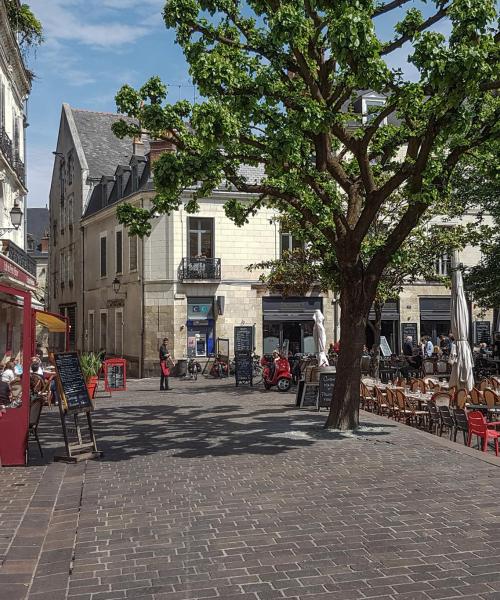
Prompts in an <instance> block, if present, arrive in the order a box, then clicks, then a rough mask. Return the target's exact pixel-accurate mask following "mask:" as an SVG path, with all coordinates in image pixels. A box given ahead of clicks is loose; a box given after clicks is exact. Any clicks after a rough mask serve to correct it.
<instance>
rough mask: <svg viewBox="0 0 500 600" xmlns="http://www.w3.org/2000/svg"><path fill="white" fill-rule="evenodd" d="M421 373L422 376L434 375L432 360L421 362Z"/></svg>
mask: <svg viewBox="0 0 500 600" xmlns="http://www.w3.org/2000/svg"><path fill="white" fill-rule="evenodd" d="M422 373H423V374H424V376H426V375H434V361H433V360H423V361H422Z"/></svg>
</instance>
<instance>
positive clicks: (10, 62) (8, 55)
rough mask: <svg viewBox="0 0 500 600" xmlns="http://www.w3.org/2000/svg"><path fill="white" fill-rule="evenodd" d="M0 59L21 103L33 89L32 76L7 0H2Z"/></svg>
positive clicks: (0, 1)
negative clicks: (20, 47) (10, 16)
mask: <svg viewBox="0 0 500 600" xmlns="http://www.w3.org/2000/svg"><path fill="white" fill-rule="evenodd" d="M0 32H1V36H2V40H1V43H0V61H1V66H2V70H3V71H4V73H5V74H6V76H7V77H8V78H9V79H10V80H11V82H12V83H13V84H14V85H13V86H12V87H13V91H14V94H15V95H16V96H17V100H18V102H19V105H20V106H22V103H23V100H24V98H25V97H26V96H28V95H29V93H30V91H31V77H30V74H29V71H28V69H27V68H26V66H25V64H24V61H23V57H22V56H21V51H20V49H19V45H18V43H17V40H16V36H15V34H14V32H13V30H12V28H11V26H10V23H9V17H8V14H7V7H6V5H5V0H0Z"/></svg>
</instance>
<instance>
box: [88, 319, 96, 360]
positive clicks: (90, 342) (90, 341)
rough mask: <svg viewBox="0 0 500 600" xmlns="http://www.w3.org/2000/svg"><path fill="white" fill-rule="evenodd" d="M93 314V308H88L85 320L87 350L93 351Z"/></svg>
mask: <svg viewBox="0 0 500 600" xmlns="http://www.w3.org/2000/svg"><path fill="white" fill-rule="evenodd" d="M94 319H95V315H94V311H93V310H89V316H88V321H87V352H93V351H94V342H95V339H94V336H95V329H94V328H95V323H94Z"/></svg>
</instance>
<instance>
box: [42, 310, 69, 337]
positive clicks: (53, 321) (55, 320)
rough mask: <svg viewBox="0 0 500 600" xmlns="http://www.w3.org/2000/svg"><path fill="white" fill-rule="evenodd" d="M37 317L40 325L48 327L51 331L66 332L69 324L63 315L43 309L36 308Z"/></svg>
mask: <svg viewBox="0 0 500 600" xmlns="http://www.w3.org/2000/svg"><path fill="white" fill-rule="evenodd" d="M35 319H36V322H37V323H38V324H39V325H42V326H43V327H46V328H47V329H48V330H49V331H50V333H66V329H67V325H66V321H65V320H64V318H63V317H60V316H58V315H54V314H53V313H47V312H44V311H43V310H36V311H35Z"/></svg>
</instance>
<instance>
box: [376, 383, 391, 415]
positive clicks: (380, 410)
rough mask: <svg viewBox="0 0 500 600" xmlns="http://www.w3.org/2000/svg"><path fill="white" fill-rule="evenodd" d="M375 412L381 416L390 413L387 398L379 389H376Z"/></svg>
mask: <svg viewBox="0 0 500 600" xmlns="http://www.w3.org/2000/svg"><path fill="white" fill-rule="evenodd" d="M374 411H375V412H376V413H377V414H379V415H382V414H384V413H388V412H389V405H388V403H387V397H386V395H385V394H384V392H383V391H382V390H381V389H380V388H378V387H375V399H374Z"/></svg>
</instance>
